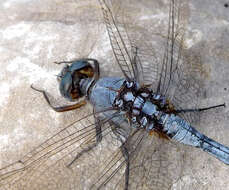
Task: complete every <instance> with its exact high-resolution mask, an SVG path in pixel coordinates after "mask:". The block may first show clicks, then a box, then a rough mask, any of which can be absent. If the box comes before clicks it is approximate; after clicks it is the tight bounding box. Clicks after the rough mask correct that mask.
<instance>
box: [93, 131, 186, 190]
mask: <svg viewBox="0 0 229 190" xmlns="http://www.w3.org/2000/svg"><path fill="white" fill-rule="evenodd" d="M122 147H126V149H127V152H128V156H126V155H125V154H123V149H122ZM183 154H184V152H182V151H181V149H179V148H178V146H177V145H174V144H172V143H171V142H170V141H168V140H165V139H162V138H159V137H156V136H151V135H149V134H148V133H147V132H146V131H143V130H134V131H132V134H130V136H129V137H128V138H127V141H126V142H124V143H123V144H122V145H121V146H120V148H119V149H118V150H117V151H115V152H114V153H112V154H111V155H112V156H111V157H109V158H108V159H107V160H106V162H104V167H102V168H100V170H98V172H99V173H100V175H99V178H97V179H96V180H95V183H94V184H93V185H92V186H91V189H120V190H121V189H127V188H128V189H131V190H132V189H133V190H137V189H139V190H143V189H152V190H158V189H162V190H164V189H169V188H170V187H171V186H172V185H173V183H175V181H176V180H177V179H179V178H180V177H181V175H182V167H183V165H182V163H183V160H182V158H183V156H182V155H183ZM126 157H128V158H129V159H128V160H127V159H126ZM105 163H106V164H105ZM127 163H128V167H129V172H126V170H127V168H128V167H127ZM127 176H128V181H127ZM127 182H128V185H127Z"/></svg>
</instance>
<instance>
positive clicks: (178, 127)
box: [0, 0, 229, 190]
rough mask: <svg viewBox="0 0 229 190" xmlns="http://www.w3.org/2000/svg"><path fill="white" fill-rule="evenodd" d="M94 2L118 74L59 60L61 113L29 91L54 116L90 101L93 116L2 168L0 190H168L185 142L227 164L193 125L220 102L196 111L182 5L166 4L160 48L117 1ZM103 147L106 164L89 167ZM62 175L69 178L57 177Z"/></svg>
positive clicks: (85, 62) (173, 0)
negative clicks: (83, 166) (102, 73)
mask: <svg viewBox="0 0 229 190" xmlns="http://www.w3.org/2000/svg"><path fill="white" fill-rule="evenodd" d="M99 4H100V7H101V10H102V14H103V20H104V23H105V25H106V29H107V33H108V37H109V39H110V44H111V47H112V50H113V54H114V57H115V59H116V64H117V65H118V66H119V68H120V70H121V74H122V76H121V77H117V76H116V77H111V76H108V77H100V68H99V61H98V60H96V59H93V58H81V59H77V60H74V61H63V62H57V64H60V65H62V64H64V67H63V69H62V71H61V72H60V74H59V75H58V76H57V78H58V80H59V90H60V93H61V95H62V96H63V97H65V98H66V99H67V100H69V101H71V102H75V101H76V103H74V104H71V105H64V106H59V107H55V106H53V104H52V102H51V101H50V99H49V96H48V94H47V93H46V91H44V90H41V89H38V88H35V87H34V86H33V85H32V86H31V88H32V89H33V90H35V91H37V92H40V93H42V94H43V96H44V98H45V100H46V101H47V103H48V104H49V106H50V107H51V108H52V109H53V110H55V111H57V112H65V111H69V110H74V109H81V108H82V107H83V106H84V105H85V104H86V103H87V102H89V103H90V104H91V105H92V107H93V111H92V112H91V113H90V114H88V115H86V116H84V117H82V118H81V119H78V120H76V121H74V122H72V123H71V124H69V125H67V126H66V127H65V128H63V129H62V130H60V131H59V132H58V133H56V134H54V135H53V136H51V137H50V138H49V139H47V140H46V141H45V142H43V143H42V144H41V145H39V146H38V147H36V148H35V149H33V150H32V151H31V152H29V153H28V154H26V155H25V156H24V157H22V158H21V159H20V160H19V161H17V162H15V163H12V164H10V165H8V166H6V167H4V168H2V169H0V187H1V188H3V189H4V188H5V189H7V188H8V189H125V190H127V189H155V190H157V189H169V188H170V187H171V185H172V184H173V182H174V181H175V180H176V179H177V178H179V176H180V175H181V174H180V173H181V168H182V163H181V160H176V159H174V157H173V155H174V154H180V153H179V152H178V149H179V148H178V147H179V146H183V145H182V144H185V145H190V146H193V147H197V148H200V149H202V150H204V151H205V152H207V153H209V154H211V155H213V156H214V157H215V158H217V159H218V160H220V161H222V162H223V163H225V164H229V148H228V147H226V146H224V145H222V144H220V143H218V142H216V141H214V140H212V139H210V138H208V137H207V136H205V135H203V134H201V133H200V132H198V131H197V130H196V129H195V128H194V127H193V124H195V123H196V122H197V121H198V119H199V117H200V115H201V112H206V111H208V110H214V109H215V108H218V107H224V106H225V104H220V105H214V106H209V107H198V96H199V92H200V87H201V74H199V73H201V72H200V71H199V70H200V65H198V62H193V61H190V60H189V59H188V53H187V52H185V50H184V34H185V26H186V19H187V15H186V13H187V2H183V1H181V0H180V1H179V0H170V1H169V14H168V15H169V16H168V30H167V33H166V34H163V33H153V34H151V35H152V41H154V42H156V44H157V49H155V48H153V47H152V41H147V40H145V39H146V36H147V35H149V34H148V30H149V29H147V28H145V27H142V28H139V29H138V30H137V31H136V28H135V27H134V26H133V23H130V22H129V20H128V15H126V13H125V12H123V11H122V10H123V9H122V4H121V3H120V4H118V3H117V2H116V3H115V2H114V1H108V0H100V1H99ZM115 5H119V6H115ZM123 6H124V5H123ZM162 47H164V48H163V49H162ZM161 52H163V53H162V54H161ZM158 55H161V57H162V59H160V58H159V56H158ZM111 64H114V63H111ZM111 67H112V65H111ZM82 98H84V99H82ZM103 141H105V142H106V143H107V146H108V148H110V149H111V152H112V153H111V154H110V156H109V157H108V158H107V159H105V160H103V159H102V160H100V159H101V158H102V156H101V155H97V159H96V160H98V161H99V160H100V165H99V166H98V167H96V166H95V165H93V166H91V164H90V160H89V161H86V160H88V159H89V157H90V156H88V155H89V154H90V152H93V151H94V152H95V151H96V150H97V149H98V147H99V146H100V144H101V142H103ZM179 144H181V145H179ZM113 147H116V149H113ZM117 147H118V148H117ZM97 151H98V150H97ZM94 154H95V155H96V152H95V153H94ZM101 154H103V150H102V151H101ZM203 154H204V153H203ZM85 161H86V162H87V163H88V166H89V168H88V170H91V171H93V172H90V173H89V172H88V174H87V173H86V172H85V173H82V174H81V175H80V177H79V176H77V175H78V171H79V170H78V168H77V164H78V163H81V162H82V163H83V162H85ZM56 166H59V168H60V169H59V170H57V168H58V167H56ZM78 166H79V165H78ZM94 168H96V169H94ZM63 170H68V173H69V174H68V175H67V176H62V175H61V178H58V177H57V176H58V175H59V174H61V173H62V172H63ZM77 177H78V178H77ZM79 178H80V180H79ZM47 179H48V180H47ZM47 181H48V182H47ZM46 182H47V183H46ZM80 183H81V184H80ZM35 184H36V185H35ZM82 184H83V185H82ZM82 186H83V187H82Z"/></svg>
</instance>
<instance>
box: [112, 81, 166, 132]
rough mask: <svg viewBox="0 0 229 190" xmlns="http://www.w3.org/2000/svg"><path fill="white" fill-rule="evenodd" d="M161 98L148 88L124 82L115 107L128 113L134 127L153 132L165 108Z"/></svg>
mask: <svg viewBox="0 0 229 190" xmlns="http://www.w3.org/2000/svg"><path fill="white" fill-rule="evenodd" d="M161 97H162V96H159V95H157V96H156V95H155V94H154V93H153V92H152V91H151V90H150V89H148V88H146V87H142V88H140V87H139V85H138V83H135V82H127V81H124V83H123V85H122V86H121V88H120V89H119V90H118V93H117V96H116V97H115V100H114V103H113V106H114V107H115V108H116V109H119V110H121V111H124V112H126V113H127V115H128V119H129V121H130V122H131V123H132V124H133V126H139V127H143V128H146V129H147V130H152V129H153V128H154V124H155V123H156V122H157V121H158V120H159V119H160V115H161V113H162V112H161V107H163V106H165V101H163V100H164V99H163V98H161ZM162 103H163V104H164V105H162Z"/></svg>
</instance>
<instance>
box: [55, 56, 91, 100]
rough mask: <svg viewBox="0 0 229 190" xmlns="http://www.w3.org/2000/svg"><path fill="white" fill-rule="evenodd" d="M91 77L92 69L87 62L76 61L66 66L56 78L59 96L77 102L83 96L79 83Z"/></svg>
mask: <svg viewBox="0 0 229 190" xmlns="http://www.w3.org/2000/svg"><path fill="white" fill-rule="evenodd" d="M93 76H94V71H93V67H92V66H91V65H90V63H89V62H88V61H87V60H77V61H74V62H72V63H71V64H70V65H66V66H65V67H64V68H63V69H62V71H61V72H60V74H59V75H58V78H57V79H58V81H59V89H60V93H61V95H62V96H63V97H65V98H67V99H68V100H70V101H75V100H77V99H78V98H80V97H82V96H83V95H84V94H83V93H82V92H81V90H80V81H81V80H82V79H85V78H92V77H93Z"/></svg>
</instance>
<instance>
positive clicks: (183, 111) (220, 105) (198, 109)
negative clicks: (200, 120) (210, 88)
mask: <svg viewBox="0 0 229 190" xmlns="http://www.w3.org/2000/svg"><path fill="white" fill-rule="evenodd" d="M218 107H226V104H225V103H224V104H219V105H216V106H210V107H205V108H196V109H182V110H174V112H175V113H181V112H182V113H186V112H201V111H206V110H210V109H214V108H218Z"/></svg>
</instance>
